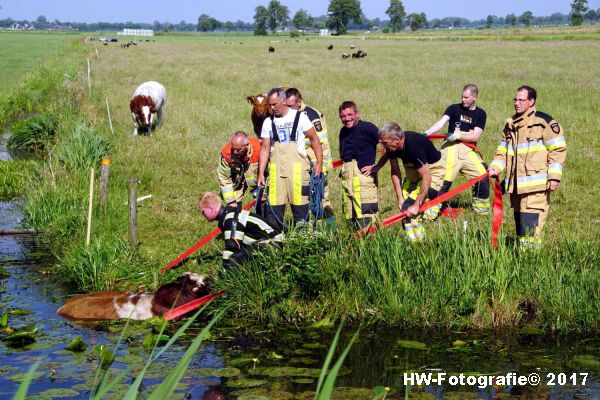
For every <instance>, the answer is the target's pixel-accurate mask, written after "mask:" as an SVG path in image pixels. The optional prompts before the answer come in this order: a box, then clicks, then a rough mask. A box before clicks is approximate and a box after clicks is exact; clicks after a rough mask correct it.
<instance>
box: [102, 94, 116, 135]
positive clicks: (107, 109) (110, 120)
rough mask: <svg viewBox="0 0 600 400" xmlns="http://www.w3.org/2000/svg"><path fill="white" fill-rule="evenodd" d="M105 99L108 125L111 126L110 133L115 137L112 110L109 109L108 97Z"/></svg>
mask: <svg viewBox="0 0 600 400" xmlns="http://www.w3.org/2000/svg"><path fill="white" fill-rule="evenodd" d="M104 98H105V99H106V111H107V112H108V123H109V125H110V131H111V133H112V134H113V135H114V134H115V130H114V129H113V126H112V118H110V108H108V96H106V97H104Z"/></svg>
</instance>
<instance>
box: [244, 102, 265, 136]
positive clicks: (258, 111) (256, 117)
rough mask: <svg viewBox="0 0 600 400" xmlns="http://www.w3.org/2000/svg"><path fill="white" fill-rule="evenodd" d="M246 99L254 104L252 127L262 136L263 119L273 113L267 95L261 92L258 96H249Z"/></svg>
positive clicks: (251, 116)
mask: <svg viewBox="0 0 600 400" xmlns="http://www.w3.org/2000/svg"><path fill="white" fill-rule="evenodd" d="M246 100H247V101H248V103H250V104H252V113H251V114H250V118H251V119H252V127H253V128H254V133H255V134H256V136H258V137H260V131H261V130H262V124H263V121H264V120H265V119H266V118H267V117H269V116H270V115H271V107H269V103H268V101H267V100H268V99H267V95H266V94H264V93H260V94H257V95H256V96H248V97H246Z"/></svg>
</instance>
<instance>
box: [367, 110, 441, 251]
mask: <svg viewBox="0 0 600 400" xmlns="http://www.w3.org/2000/svg"><path fill="white" fill-rule="evenodd" d="M379 141H380V143H381V144H382V145H383V147H384V148H385V153H384V155H383V156H382V157H381V158H380V159H379V161H378V162H377V164H375V165H369V166H366V167H364V168H363V169H362V172H363V173H365V174H367V175H370V174H373V173H376V172H377V171H379V170H380V169H381V167H383V166H384V165H385V163H386V162H387V161H388V160H390V165H391V173H392V177H391V178H392V184H393V185H394V190H395V192H396V198H397V201H398V206H399V207H400V209H401V210H402V211H405V212H406V214H407V216H408V217H409V218H408V219H407V220H404V222H403V223H404V231H405V232H406V236H407V238H408V240H409V241H411V242H415V241H422V240H423V239H424V238H425V230H424V228H423V225H422V224H421V217H420V215H419V214H420V211H419V209H420V207H421V205H422V204H423V203H424V202H425V199H427V198H428V197H429V198H430V199H433V198H435V197H437V195H438V191H439V189H440V187H441V186H442V181H443V177H444V167H443V164H442V155H441V154H440V152H439V151H438V150H437V149H436V148H435V146H434V145H433V143H431V141H430V140H429V139H427V138H425V137H424V136H423V135H421V134H419V133H417V132H410V131H406V132H404V131H403V130H402V128H401V127H400V125H398V124H397V123H395V122H388V123H386V124H385V125H384V126H383V127H382V128H381V129H380V130H379ZM398 158H399V159H401V160H402V164H403V165H404V170H405V173H406V177H405V178H404V181H403V182H402V177H401V173H400V167H399V165H398ZM401 182H402V184H401Z"/></svg>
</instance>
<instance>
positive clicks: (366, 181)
mask: <svg viewBox="0 0 600 400" xmlns="http://www.w3.org/2000/svg"><path fill="white" fill-rule="evenodd" d="M338 111H339V116H340V121H341V122H342V125H343V126H342V128H341V129H340V155H341V159H342V162H343V164H342V171H341V178H342V185H343V191H344V194H343V196H344V197H343V202H342V206H343V208H344V214H345V217H346V221H348V222H349V223H350V225H351V226H352V225H353V226H354V228H356V229H360V228H364V227H366V226H368V225H370V224H372V223H373V222H375V219H376V218H377V212H378V211H379V196H378V193H377V174H375V173H373V174H372V175H365V174H363V173H362V172H361V168H363V167H365V166H368V165H373V164H375V153H376V150H377V143H378V142H379V132H378V130H377V127H376V126H375V125H373V124H372V123H370V122H368V121H363V120H361V119H360V111H359V110H358V108H357V107H356V104H355V103H354V102H353V101H344V102H343V103H342V104H340V106H339V108H338Z"/></svg>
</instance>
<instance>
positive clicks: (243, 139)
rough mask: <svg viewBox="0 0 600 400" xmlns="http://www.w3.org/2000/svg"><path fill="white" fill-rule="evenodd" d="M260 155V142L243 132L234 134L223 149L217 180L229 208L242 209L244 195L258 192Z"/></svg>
mask: <svg viewBox="0 0 600 400" xmlns="http://www.w3.org/2000/svg"><path fill="white" fill-rule="evenodd" d="M259 153H260V140H258V139H256V138H253V137H248V135H247V134H246V133H245V132H242V131H238V132H236V133H234V134H233V136H232V138H231V141H230V142H229V143H227V144H226V145H225V146H224V147H223V148H222V149H221V155H220V159H219V165H218V166H217V179H218V180H219V186H220V188H221V197H222V198H223V201H224V202H225V204H227V206H229V207H237V208H239V209H241V208H242V201H243V198H244V193H246V191H247V190H248V189H249V190H250V191H255V190H256V187H257V182H258V178H257V176H258V154H259Z"/></svg>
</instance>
